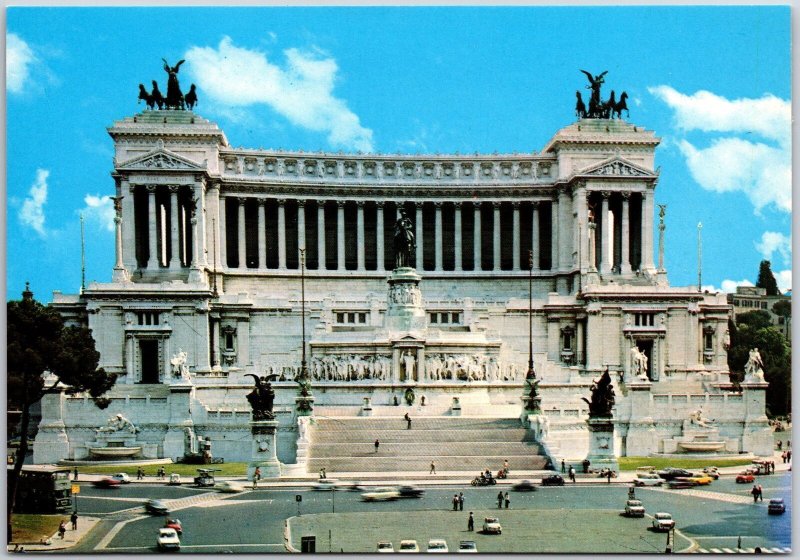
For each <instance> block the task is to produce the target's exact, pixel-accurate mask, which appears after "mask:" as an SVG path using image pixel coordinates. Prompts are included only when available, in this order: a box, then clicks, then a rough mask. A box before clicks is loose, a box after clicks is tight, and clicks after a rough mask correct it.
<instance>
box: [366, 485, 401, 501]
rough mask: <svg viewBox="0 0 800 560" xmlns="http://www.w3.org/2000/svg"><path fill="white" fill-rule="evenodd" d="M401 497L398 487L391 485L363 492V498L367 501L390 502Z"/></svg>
mask: <svg viewBox="0 0 800 560" xmlns="http://www.w3.org/2000/svg"><path fill="white" fill-rule="evenodd" d="M399 497H400V492H398V490H397V488H391V487H383V488H375V489H374V490H370V491H369V492H364V493H363V494H361V499H362V500H364V501H365V502H388V501H391V500H396V499H397V498H399Z"/></svg>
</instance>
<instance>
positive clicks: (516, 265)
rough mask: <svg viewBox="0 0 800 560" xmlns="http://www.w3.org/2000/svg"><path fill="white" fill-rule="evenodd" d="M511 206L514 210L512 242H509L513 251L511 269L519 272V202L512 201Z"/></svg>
mask: <svg viewBox="0 0 800 560" xmlns="http://www.w3.org/2000/svg"><path fill="white" fill-rule="evenodd" d="M511 205H512V207H513V209H514V217H513V222H512V223H513V224H514V231H512V232H511V234H512V242H511V245H512V249H511V250H512V251H513V254H512V255H511V259H512V262H513V265H512V268H513V269H514V270H519V269H520V268H519V250H520V249H519V235H520V233H521V232H520V231H519V202H518V201H514V202H512V203H511Z"/></svg>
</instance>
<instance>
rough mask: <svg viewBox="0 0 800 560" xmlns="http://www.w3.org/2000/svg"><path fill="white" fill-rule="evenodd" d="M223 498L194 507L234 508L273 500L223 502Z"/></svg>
mask: <svg viewBox="0 0 800 560" xmlns="http://www.w3.org/2000/svg"><path fill="white" fill-rule="evenodd" d="M223 499H224V498H220V499H219V500H213V501H211V502H203V503H201V504H197V505H195V506H194V507H197V508H208V507H217V506H235V505H239V504H267V505H269V504H271V503H272V502H274V501H275V500H273V499H272V498H270V499H267V500H228V501H225V502H223V501H222V500H223Z"/></svg>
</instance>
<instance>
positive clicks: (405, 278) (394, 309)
mask: <svg viewBox="0 0 800 560" xmlns="http://www.w3.org/2000/svg"><path fill="white" fill-rule="evenodd" d="M421 279H422V278H421V277H420V275H419V274H417V271H416V270H415V269H413V268H410V267H401V268H395V269H394V270H393V271H392V274H391V276H389V279H388V280H387V282H388V283H389V296H388V299H387V301H388V305H387V308H386V318H385V327H386V329H387V330H388V331H389V332H409V331H421V330H424V329H425V326H426V323H427V321H426V317H425V310H424V309H423V308H422V292H421V291H420V289H419V281H420V280H421Z"/></svg>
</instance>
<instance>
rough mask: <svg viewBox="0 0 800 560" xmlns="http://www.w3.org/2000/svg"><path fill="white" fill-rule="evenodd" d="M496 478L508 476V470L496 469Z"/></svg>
mask: <svg viewBox="0 0 800 560" xmlns="http://www.w3.org/2000/svg"><path fill="white" fill-rule="evenodd" d="M497 478H508V471H506V470H505V469H500V470H499V471H497Z"/></svg>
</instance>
